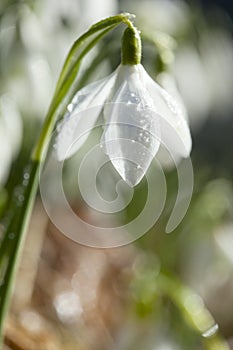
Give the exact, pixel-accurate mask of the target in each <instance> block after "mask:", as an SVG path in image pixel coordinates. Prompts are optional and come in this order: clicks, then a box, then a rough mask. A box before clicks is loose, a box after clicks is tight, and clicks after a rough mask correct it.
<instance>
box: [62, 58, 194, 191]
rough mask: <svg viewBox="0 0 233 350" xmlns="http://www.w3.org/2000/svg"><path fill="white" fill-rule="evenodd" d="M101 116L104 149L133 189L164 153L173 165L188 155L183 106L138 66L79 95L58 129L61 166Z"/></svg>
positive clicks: (122, 67) (122, 70) (124, 69)
mask: <svg viewBox="0 0 233 350" xmlns="http://www.w3.org/2000/svg"><path fill="white" fill-rule="evenodd" d="M102 110H103V114H104V118H105V122H106V125H105V128H104V132H103V135H102V138H101V146H102V148H103V150H104V152H105V153H106V154H107V155H108V156H109V158H110V160H111V162H112V164H113V165H114V167H115V168H116V170H117V171H118V173H119V174H120V175H121V177H122V178H123V179H124V180H125V181H126V182H127V183H128V184H129V185H130V186H135V185H137V184H138V183H139V182H140V180H141V179H142V177H143V176H144V174H145V173H146V171H147V169H148V168H149V166H150V163H151V161H152V159H153V158H154V156H155V155H156V154H157V152H158V151H159V149H160V148H162V147H165V148H166V149H167V150H168V151H169V153H170V154H171V156H172V157H173V158H175V159H177V157H187V156H188V155H189V153H190V150H191V137H190V132H189V127H188V124H187V120H186V118H185V115H184V108H183V106H181V104H180V102H177V101H176V100H175V99H174V98H173V97H172V96H171V95H169V94H168V93H167V92H166V91H165V90H164V89H162V88H161V87H160V86H159V85H158V84H157V83H155V82H154V81H153V80H152V79H151V78H150V76H149V75H148V74H147V72H146V71H145V69H144V68H143V66H142V65H141V64H137V65H120V66H119V67H118V68H117V70H116V71H115V72H114V73H113V74H111V75H110V76H108V77H107V78H105V79H103V80H101V81H98V82H95V83H93V84H90V85H88V86H86V87H84V88H83V89H81V90H80V91H78V93H77V94H76V96H75V97H74V99H73V101H72V103H71V104H70V105H69V106H68V112H67V115H66V116H65V118H64V120H63V121H62V122H61V123H60V124H59V126H58V136H57V140H56V151H57V158H58V160H60V161H62V160H65V159H66V158H68V157H71V156H72V155H73V154H74V153H75V152H77V151H78V149H79V148H80V147H81V145H82V144H83V143H84V142H85V140H86V139H87V137H88V135H89V133H90V131H91V129H92V128H93V127H94V125H95V123H96V121H97V118H98V116H99V115H100V113H101V111H102Z"/></svg>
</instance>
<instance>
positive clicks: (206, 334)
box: [202, 323, 218, 338]
mask: <svg viewBox="0 0 233 350" xmlns="http://www.w3.org/2000/svg"><path fill="white" fill-rule="evenodd" d="M217 331H218V324H217V323H215V324H214V325H213V326H211V327H210V328H208V329H207V330H206V331H205V332H204V333H202V336H203V337H204V338H209V337H212V336H213V335H214V334H215V333H217Z"/></svg>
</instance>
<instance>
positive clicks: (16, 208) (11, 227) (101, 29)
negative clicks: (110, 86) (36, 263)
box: [0, 13, 132, 348]
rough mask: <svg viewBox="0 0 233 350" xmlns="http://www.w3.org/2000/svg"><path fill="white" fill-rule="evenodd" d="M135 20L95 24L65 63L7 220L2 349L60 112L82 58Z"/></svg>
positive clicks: (0, 287) (124, 17)
mask: <svg viewBox="0 0 233 350" xmlns="http://www.w3.org/2000/svg"><path fill="white" fill-rule="evenodd" d="M131 18H132V15H130V14H127V13H123V14H119V15H117V16H113V17H110V18H107V19H105V20H102V21H100V22H98V23H96V24H94V25H93V26H92V27H91V28H90V29H89V30H88V31H87V32H86V33H84V34H83V35H82V36H81V37H80V38H79V39H77V40H76V41H75V43H74V45H73V46H72V48H71V50H70V52H69V54H68V56H67V59H66V61H65V63H64V66H63V69H62V72H61V74H60V77H59V79H58V82H57V86H56V89H55V93H54V96H53V98H52V101H51V104H50V107H49V110H48V113H47V116H46V119H45V122H44V125H43V127H42V131H41V134H40V136H39V139H38V141H37V143H36V145H35V147H34V150H33V151H32V155H31V159H30V161H29V167H28V168H27V171H25V172H24V173H23V175H22V182H21V184H20V185H19V189H20V191H21V192H20V194H18V195H17V196H16V197H14V198H12V200H11V203H10V205H9V210H8V212H7V213H6V217H8V218H10V219H9V220H8V222H7V223H6V224H5V231H4V235H3V238H2V240H1V247H7V249H1V248H0V348H2V343H3V327H4V323H5V319H6V316H7V313H8V309H9V303H10V297H11V294H12V288H13V285H14V280H15V275H16V273H17V267H18V263H19V259H20V256H21V253H22V249H23V245H24V241H25V235H26V232H27V227H28V223H29V220H30V216H31V212H32V208H33V204H34V202H35V198H36V194H37V189H38V184H39V169H40V167H41V164H42V163H43V161H44V159H45V157H46V154H47V150H48V145H49V142H50V139H51V135H52V132H53V129H54V126H55V124H56V122H57V118H58V115H59V110H60V108H62V106H63V105H64V103H65V100H66V99H67V96H69V93H70V90H71V89H72V85H73V83H74V81H75V79H76V77H77V74H78V72H79V69H80V65H81V62H82V59H83V58H84V57H85V56H86V55H87V54H88V53H89V52H90V50H91V49H92V48H93V47H94V46H95V45H96V44H97V43H98V42H99V40H100V39H102V38H103V37H104V36H105V35H106V34H107V33H108V32H109V31H110V30H112V29H114V28H115V27H116V26H118V25H119V24H121V23H124V24H126V25H127V26H132V22H131ZM25 175H27V181H25V180H26V177H25Z"/></svg>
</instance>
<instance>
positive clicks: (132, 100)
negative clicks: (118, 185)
mask: <svg viewBox="0 0 233 350" xmlns="http://www.w3.org/2000/svg"><path fill="white" fill-rule="evenodd" d="M121 79H122V80H123V81H124V83H122V84H120V81H119V80H121ZM116 84H118V85H120V87H119V89H118V91H117V92H116V93H115V95H114V96H113V98H112V101H111V103H109V104H108V105H107V106H106V107H105V111H104V113H105V118H106V121H107V126H106V128H105V131H104V133H103V136H102V140H101V141H102V146H103V149H104V151H105V153H106V154H107V155H108V156H109V158H110V160H111V162H112V164H113V165H114V167H115V168H116V170H117V171H118V172H119V174H120V175H121V177H122V178H123V179H124V180H125V181H126V182H127V183H128V184H129V185H130V186H135V185H137V184H138V183H139V182H140V181H141V179H142V177H143V176H144V174H145V173H146V171H147V169H148V167H149V166H150V163H151V161H152V159H153V158H154V156H155V154H156V153H157V151H158V149H159V145H160V142H159V139H160V128H159V123H158V120H159V118H158V116H157V113H156V111H155V110H154V107H153V101H152V99H151V98H150V96H149V94H148V93H147V91H146V89H145V88H144V86H143V81H142V80H141V77H140V74H139V65H137V66H122V67H121V69H120V71H119V76H118V79H117V82H116Z"/></svg>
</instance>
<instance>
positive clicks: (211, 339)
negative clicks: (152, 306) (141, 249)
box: [158, 274, 230, 350]
mask: <svg viewBox="0 0 233 350" xmlns="http://www.w3.org/2000/svg"><path fill="white" fill-rule="evenodd" d="M158 286H159V288H160V289H161V291H162V292H163V293H164V294H165V295H167V296H168V297H169V298H170V299H171V300H172V302H173V303H174V305H176V307H178V309H179V310H180V312H181V314H182V315H183V317H184V320H185V321H186V323H188V324H189V326H190V327H191V328H192V329H193V330H194V331H195V332H197V333H198V334H199V335H200V336H201V338H202V341H203V345H204V347H205V349H206V350H230V349H229V346H228V345H227V343H226V342H225V340H224V339H222V337H221V336H220V335H219V333H218V325H217V324H216V322H215V320H214V318H213V316H212V315H211V314H210V312H209V311H208V310H207V309H206V308H205V306H204V303H203V301H202V299H201V298H200V297H199V296H198V295H197V294H196V293H195V292H193V291H192V290H191V289H190V288H188V287H186V286H184V285H182V284H181V283H180V282H179V281H178V280H176V279H175V278H174V277H171V276H169V275H165V274H160V275H159V277H158Z"/></svg>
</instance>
